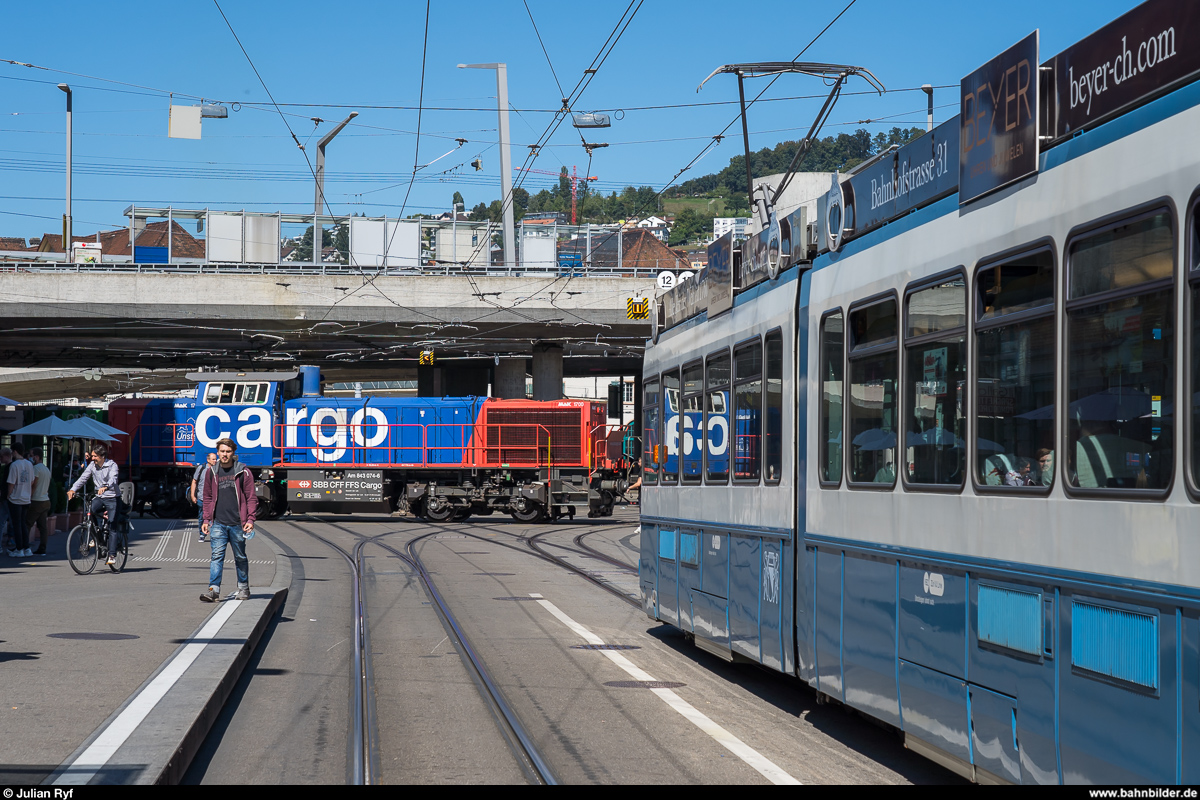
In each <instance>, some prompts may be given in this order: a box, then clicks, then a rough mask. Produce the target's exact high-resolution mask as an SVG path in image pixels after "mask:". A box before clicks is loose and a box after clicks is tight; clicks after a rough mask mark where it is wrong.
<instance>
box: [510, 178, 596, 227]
mask: <svg viewBox="0 0 1200 800" xmlns="http://www.w3.org/2000/svg"><path fill="white" fill-rule="evenodd" d="M517 172H531V173H533V174H534V175H553V176H554V177H556V178H562V177H563V174H562V172H550V171H549V170H544V169H523V168H521V167H517ZM570 178H571V224H572V225H577V224H578V223H577V222H576V220H575V217H576V208H577V205H578V202H579V181H580V180H584V181H595V180H599V178H598V177H596V176H595V175H591V176H588V177H586V178H580V177H579V175H578V174H576V172H575V166H574V165H572V166H571V175H570Z"/></svg>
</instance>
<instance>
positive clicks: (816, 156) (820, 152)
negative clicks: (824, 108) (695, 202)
mask: <svg viewBox="0 0 1200 800" xmlns="http://www.w3.org/2000/svg"><path fill="white" fill-rule="evenodd" d="M924 132H925V131H924V130H922V129H921V128H908V129H904V128H892V130H891V131H889V132H888V133H886V134H884V133H879V134H876V135H875V137H874V138H872V137H871V134H870V133H868V132H867V131H866V130H865V129H863V128H859V129H858V130H856V131H855V132H854V133H839V134H838V135H836V136H827V137H825V138H824V139H818V140H816V141H814V142H813V144H812V147H811V148H809V151H808V153H807V154H806V155H805V156H804V158H803V159H802V160H801V162H800V164H799V165H798V169H799V171H800V172H834V171H838V172H845V171H846V170H848V169H850V168H852V167H854V166H855V165H857V164H861V163H862V162H863V161H866V160H867V159H868V158H870V157H871V156H873V155H875V154H876V153H878V152H879V151H880V150H882V149H884V148H886V147H888V146H890V145H892V144H900V145H903V144H907V143H908V142H910V141H912V140H913V139H916V138H917V137H918V136H921V135H922V134H923V133H924ZM799 146H800V143H799V142H795V141H788V142H780V143H779V144H777V145H775V147H774V148H765V147H764V148H763V149H762V150H759V151H758V152H756V153H751V154H750V170H751V172H752V173H753V174H754V176H755V177H760V176H763V175H774V174H776V173H780V172H783V171H784V170H785V169H787V166H788V164H789V163H790V162H791V160H792V156H794V155H795V154H796V148H798V147H799ZM722 184H724V185H725V186H726V187H729V188H734V187H736V188H737V189H739V190H744V187H745V185H746V157H745V156H744V155H737V156H734V157H733V158H731V159H729V166H728V167H726V168H725V169H723V170H721V171H720V172H717V173H714V174H712V175H704V176H701V177H699V178H693V179H692V180H689V181H685V182H684V183H682V184H680V185H679V188H678V190H677V194H678V195H692V194H702V193H705V192H708V191H711V190H712V189H715V188H717V187H719V186H721V185H722Z"/></svg>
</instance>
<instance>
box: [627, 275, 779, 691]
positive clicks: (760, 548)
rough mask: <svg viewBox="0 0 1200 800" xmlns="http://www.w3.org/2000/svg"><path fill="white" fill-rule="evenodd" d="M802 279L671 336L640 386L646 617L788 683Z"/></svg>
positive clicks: (764, 289) (748, 297)
mask: <svg viewBox="0 0 1200 800" xmlns="http://www.w3.org/2000/svg"><path fill="white" fill-rule="evenodd" d="M798 275H799V270H798V269H791V270H789V271H786V272H785V273H784V274H781V275H780V277H779V278H778V279H776V280H772V281H770V282H765V283H763V284H761V285H760V286H758V287H756V288H755V289H754V290H752V291H750V292H749V293H746V294H745V295H744V296H742V297H740V298H739V299H738V301H737V303H736V306H735V308H734V310H733V311H732V313H727V314H719V315H717V316H716V317H714V318H713V319H711V320H708V319H704V318H697V319H692V320H689V321H688V322H686V323H684V324H683V325H682V326H680V327H679V328H677V329H672V330H671V331H668V332H666V333H665V334H664V335H663V336H662V337H661V338H660V341H659V342H658V343H656V345H655V346H654V347H651V348H650V350H649V351H648V352H647V364H646V372H645V376H644V379H643V383H644V385H645V386H646V387H647V390H646V391H647V403H648V404H649V405H648V406H647V410H646V412H645V414H646V417H645V419H646V421H647V430H646V431H645V432H644V438H645V441H646V442H647V443H648V444H647V447H646V450H645V452H646V459H647V462H648V470H647V472H648V473H649V474H650V475H652V476H653V475H654V474H655V473H656V472H657V474H658V480H657V481H655V480H654V479H653V478H652V479H651V480H649V481H647V483H648V486H647V487H646V489H645V502H644V503H643V506H642V528H641V533H642V543H641V553H640V558H639V573H640V576H641V577H640V583H641V593H642V601H643V607H644V609H645V611H646V613H647V615H648V616H650V617H652V618H654V619H656V620H660V621H662V622H665V623H668V624H670V625H673V626H676V627H678V628H679V629H680V630H683V631H684V632H686V633H690V634H693V635H694V637H695V642H696V644H697V645H698V646H700V647H702V648H704V649H706V650H709V651H710V652H714V653H716V654H718V655H720V656H722V657H724V658H726V659H735V658H736V659H738V660H745V661H751V662H754V663H759V664H763V665H764V666H767V667H769V668H771V669H775V670H780V671H785V672H792V671H794V670H795V669H796V650H795V627H794V622H793V615H794V610H795V581H796V574H797V570H796V556H795V534H794V529H793V525H792V520H793V519H794V514H795V495H794V492H795V488H794V487H795V485H796V484H795V478H794V475H795V472H794V469H793V464H792V462H793V460H794V458H795V454H796V449H797V448H796V446H795V435H796V430H797V429H796V426H795V417H794V414H793V412H792V411H791V410H790V409H791V408H793V407H794V405H795V403H796V399H795V398H796V395H795V391H796V389H795V387H796V385H797V384H796V380H795V378H796V361H795V360H796V358H797V354H796V351H795V302H796V297H797V291H798V284H799V281H798ZM768 352H774V353H775V355H773V356H769V357H768V355H767V354H768ZM701 368H702V369H703V371H704V378H703V381H701V379H700V377H699V372H698V370H700V369H701ZM689 376H691V377H689ZM697 387H700V388H697ZM772 393H777V394H775V395H774V396H775V397H777V398H779V399H778V404H777V405H773V404H772V402H771V401H770V400H768V399H767V398H768V397H769V396H771V394H772ZM660 443H661V445H660V446H659V447H657V448H656V447H655V445H658V444H660ZM656 466H657V468H658V469H657V470H655V467H656Z"/></svg>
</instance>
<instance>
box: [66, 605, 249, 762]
mask: <svg viewBox="0 0 1200 800" xmlns="http://www.w3.org/2000/svg"><path fill="white" fill-rule="evenodd" d="M241 604H242V601H241V600H227V601H225V603H223V604H222V605H221V607H220V608H219V609H217V612H216V613H215V614H213V615H212V617H211V618H210V619H209V620H208V622H207V623H206V624H205V625H204V627H203V628H201V629H200V632H199V633H198V634H196V639H197V640H199V641H194V642H192V643H190V644H188V645H186V646H185V647H184V648H183V649H182V650H180V651H179V654H178V655H176V656H175V658H173V659H171V661H170V663H168V664H167V666H166V668H165V669H163V671H162V672H160V673H158V675H157V676H156V677H155V678H154V680H152V681H151V682H150V685H148V686H147V687H146V688H145V689H143V690H142V691H141V692H140V693H139V694H138V695H137V696H136V697H134V698H133V700H132V701H131V702H130V703H129V705H128V706H126V707H125V710H124V711H122V712H121V713H120V714H119V715H118V716H117V718H116V719H114V720H113V721H112V723H111V724H109V726H108V727H107V728H105V729H104V730H103V731H102V732H101V733H100V735H99V736H97V737H96V739H95V740H94V741H93V742H92V743H91V744H90V745H88V747H87V749H86V750H84V751H83V752H82V753H80V754H79V758H77V759H75V760H74V761H73V762H71V765H70V766H68V767H67V769H66V772H64V773H63V774H62V775H60V776H59V778H58V780H56V781H55V784H64V785H83V784H86V783H87V782H88V781H90V780H91V779H92V778H94V777H96V774H97V773H99V772H100V770H102V769H104V765H105V764H107V763H108V761H109V759H111V758H112V757H113V754H114V753H116V752H117V750H118V749H119V748H120V747H121V745H122V744H124V743H125V740H126V739H128V738H129V736H130V734H132V733H133V732H134V730H135V729H136V728H137V726H138V725H140V724H141V723H142V721H143V720H144V719H145V718H146V716H147V715H148V714H149V713H150V712H151V711H152V710H153V709H154V706H156V705H158V701H159V700H161V699H162V698H163V697H164V696H165V695H166V693H167V692H168V691H170V689H171V687H172V686H174V685H175V683H176V681H178V680H179V679H180V678H181V677H182V676H183V673H184V672H186V671H187V668H188V667H190V666H191V665H192V662H193V661H195V660H196V658H197V657H199V655H200V653H202V652H203V651H204V648H205V647H207V646H208V640H209V639H212V638H214V637H215V636H216V635H217V633H219V632H220V630H221V627H222V626H223V625H224V624H225V621H226V620H228V619H229V617H230V616H232V614H233V612H234V611H236V610H237V607H238V606H240V605H241Z"/></svg>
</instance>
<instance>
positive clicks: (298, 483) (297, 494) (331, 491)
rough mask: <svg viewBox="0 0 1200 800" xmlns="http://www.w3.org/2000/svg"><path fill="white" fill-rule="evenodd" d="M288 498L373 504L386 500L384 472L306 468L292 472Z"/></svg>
mask: <svg viewBox="0 0 1200 800" xmlns="http://www.w3.org/2000/svg"><path fill="white" fill-rule="evenodd" d="M287 485H288V499H289V500H299V501H301V502H303V501H310V502H312V501H317V502H321V501H339V500H340V501H345V502H354V503H360V502H366V503H373V502H378V501H380V500H382V499H383V471H382V470H370V469H366V470H362V469H346V470H319V469H304V470H295V471H292V472H289V473H288V481H287Z"/></svg>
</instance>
